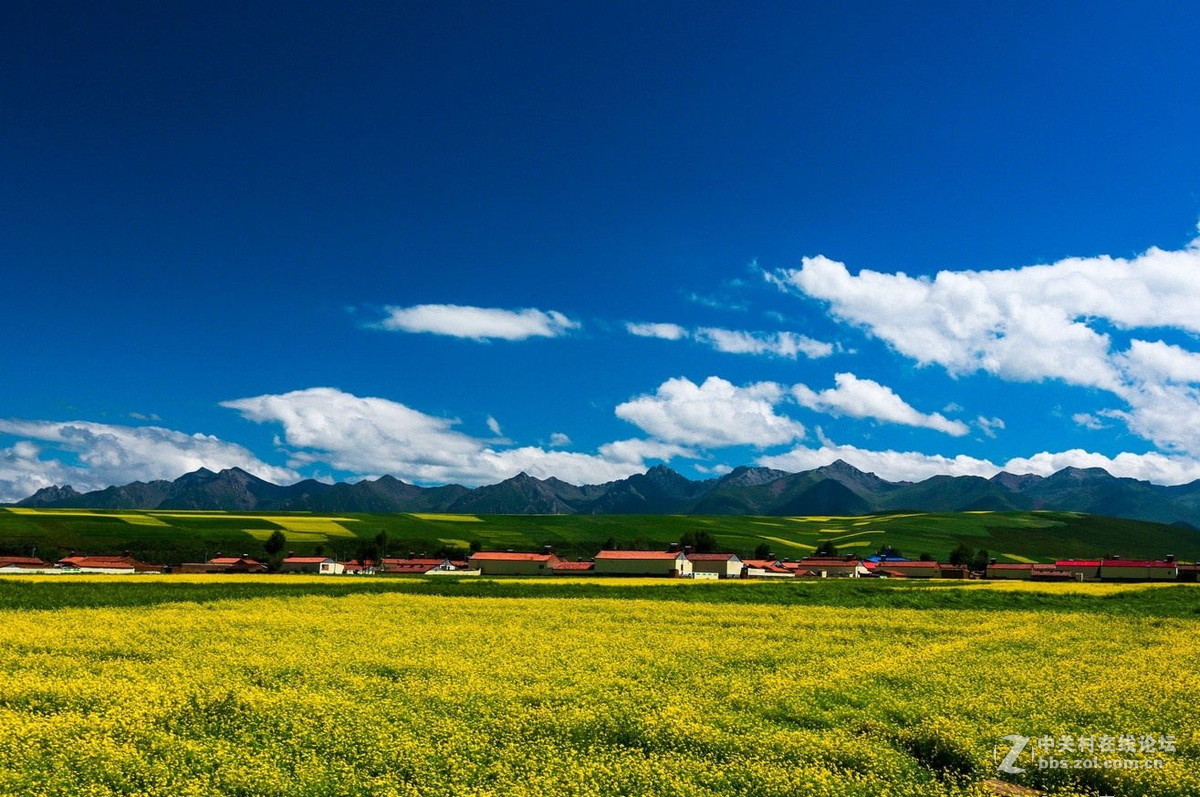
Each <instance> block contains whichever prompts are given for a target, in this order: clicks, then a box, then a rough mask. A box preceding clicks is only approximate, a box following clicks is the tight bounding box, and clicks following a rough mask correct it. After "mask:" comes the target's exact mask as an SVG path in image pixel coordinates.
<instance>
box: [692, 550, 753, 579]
mask: <svg viewBox="0 0 1200 797" xmlns="http://www.w3.org/2000/svg"><path fill="white" fill-rule="evenodd" d="M684 556H686V557H687V560H688V561H689V562H691V564H692V573H693V574H696V573H715V574H716V576H717V577H718V578H741V577H742V560H741V558H740V557H738V555H737V554H735V553H688V554H684Z"/></svg>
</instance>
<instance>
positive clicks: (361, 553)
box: [355, 542, 379, 562]
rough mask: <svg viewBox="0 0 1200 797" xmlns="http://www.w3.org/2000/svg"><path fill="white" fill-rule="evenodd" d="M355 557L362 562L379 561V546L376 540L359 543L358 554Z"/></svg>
mask: <svg viewBox="0 0 1200 797" xmlns="http://www.w3.org/2000/svg"><path fill="white" fill-rule="evenodd" d="M355 558H356V559H358V561H360V562H366V561H372V562H378V561H379V546H378V545H376V544H375V543H374V542H360V543H359V545H358V551H357V556H356V557H355Z"/></svg>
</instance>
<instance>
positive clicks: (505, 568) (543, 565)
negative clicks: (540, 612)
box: [467, 551, 561, 576]
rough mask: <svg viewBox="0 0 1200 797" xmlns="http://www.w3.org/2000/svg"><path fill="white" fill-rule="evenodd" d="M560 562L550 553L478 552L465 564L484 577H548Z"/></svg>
mask: <svg viewBox="0 0 1200 797" xmlns="http://www.w3.org/2000/svg"><path fill="white" fill-rule="evenodd" d="M559 561H561V560H560V559H559V558H558V557H557V556H555V555H554V554H553V553H551V552H550V551H543V552H542V553H519V552H514V551H480V552H479V553H473V554H471V556H470V558H469V559H467V562H468V563H469V564H470V566H471V568H472V569H473V570H478V571H479V572H480V573H481V574H483V575H485V576H548V575H550V574H551V572H552V571H551V568H552V567H553V566H554V565H556V564H558V562H559Z"/></svg>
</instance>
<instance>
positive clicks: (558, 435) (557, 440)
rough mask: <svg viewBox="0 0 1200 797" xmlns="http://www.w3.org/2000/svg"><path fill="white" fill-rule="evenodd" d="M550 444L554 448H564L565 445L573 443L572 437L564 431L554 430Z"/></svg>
mask: <svg viewBox="0 0 1200 797" xmlns="http://www.w3.org/2000/svg"><path fill="white" fill-rule="evenodd" d="M550 445H551V446H553V447H554V448H562V447H563V446H569V445H571V438H570V436H569V435H566V434H564V433H563V432H554V433H553V434H552V435H550Z"/></svg>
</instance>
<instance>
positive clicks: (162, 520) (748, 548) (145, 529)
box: [0, 507, 1200, 563]
mask: <svg viewBox="0 0 1200 797" xmlns="http://www.w3.org/2000/svg"><path fill="white" fill-rule="evenodd" d="M276 530H279V531H282V532H283V534H284V536H285V537H286V538H287V544H286V550H287V551H296V552H297V553H315V552H318V551H319V552H321V553H325V554H329V555H334V556H339V557H352V556H355V555H357V553H358V552H359V550H360V548H361V546H362V545H363V544H364V543H370V542H372V541H373V540H375V539H376V537H377V536H378V535H379V534H380V533H381V532H382V533H384V534H385V535H386V538H387V543H386V545H387V550H388V551H389V552H390V553H391V554H393V555H404V554H406V553H408V552H409V551H414V552H429V553H432V552H435V551H438V550H439V549H445V548H451V549H462V550H463V551H465V550H466V549H467V548H468V547H469V546H470V545H471V544H472V543H476V544H478V545H479V546H481V547H482V548H483V549H484V550H505V549H510V548H511V549H513V550H534V549H537V548H540V547H541V546H543V545H553V546H554V548H555V550H556V551H557V552H558V553H560V554H562V555H565V556H569V557H583V558H588V557H591V556H593V555H594V554H595V552H596V551H597V550H598V549H599V548H600V547H601V546H602V545H603V544H604V543H605V542H606V541H609V540H612V541H614V542H615V543H616V544H617V545H618V547H621V548H644V549H656V548H663V547H665V546H666V545H667V544H668V543H670V542H674V541H676V540H678V539H679V538H680V536H681V535H683V534H684V533H685V532H688V531H693V532H696V531H707V532H708V533H709V534H711V535H712V536H713V537H714V538H715V539H716V540H717V543H718V547H719V548H720V549H721V550H729V551H735V552H737V553H739V554H742V555H749V554H751V553H752V552H753V551H754V549H755V548H756V547H757V546H758V545H759V544H761V543H764V542H765V543H767V544H768V545H769V546H770V547H771V549H772V551H773V552H774V553H775V555H776V556H778V557H780V558H799V557H802V556H804V555H806V554H808V553H810V552H811V551H812V550H813V549H814V548H815V547H816V546H817V545H818V544H820V543H821V542H823V541H826V540H828V541H830V542H832V543H833V544H834V545H836V546H837V548H838V549H839V551H841V552H843V553H858V554H861V555H864V556H866V555H868V554H870V553H873V552H875V551H877V550H879V549H880V548H881V547H882V546H884V545H890V546H892V547H893V548H896V549H897V550H899V551H900V552H901V553H902V554H904V555H906V556H910V557H913V558H916V557H917V556H918V555H920V554H922V553H928V554H930V555H932V556H934V557H936V558H939V559H944V558H945V557H946V556H947V555H948V554H949V552H950V551H951V550H952V549H954V548H955V547H956V546H958V545H959V544H960V543H964V542H965V543H966V544H968V545H970V546H971V547H973V548H976V549H979V548H984V549H986V550H988V551H989V553H990V554H991V555H992V556H996V557H997V558H999V559H1000V560H1001V561H1052V560H1054V559H1056V558H1063V557H1083V556H1100V555H1111V554H1119V555H1121V556H1127V557H1147V558H1161V557H1163V556H1164V555H1166V554H1175V555H1177V556H1178V557H1180V559H1183V560H1187V561H1192V560H1195V559H1197V558H1198V557H1200V532H1196V531H1194V530H1191V529H1186V528H1180V527H1174V526H1166V525H1161V524H1155V523H1146V522H1142V521H1135V520H1123V519H1118V518H1110V517H1102V516H1096V515H1084V514H1078V513H1064V512H962V513H944V514H941V513H888V514H877V515H862V516H853V517H730V516H684V515H632V516H631V515H478V516H476V515H441V514H355V513H346V514H330V515H315V514H310V513H300V512H297V513H282V512H281V513H259V512H249V513H236V512H210V511H195V512H187V511H174V510H172V511H157V510H146V511H141V510H137V511H131V510H120V511H117V510H113V511H107V510H69V509H36V510H35V509H24V508H18V507H10V508H7V509H0V553H8V554H18V553H20V554H29V553H30V552H31V551H36V554H37V555H39V556H41V557H43V558H47V559H50V558H55V557H57V556H60V555H65V554H67V553H68V552H69V551H71V550H76V551H78V552H79V553H119V552H123V551H130V552H132V553H134V554H136V555H138V556H140V557H141V558H143V559H145V560H147V561H152V562H163V563H178V562H183V561H202V560H203V559H205V558H207V557H209V556H212V555H213V554H215V553H216V552H217V551H221V552H224V553H226V554H231V553H248V554H251V555H256V554H257V555H261V554H262V553H263V543H264V542H265V541H266V539H267V538H268V537H269V536H270V535H271V533H272V532H274V531H276Z"/></svg>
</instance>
